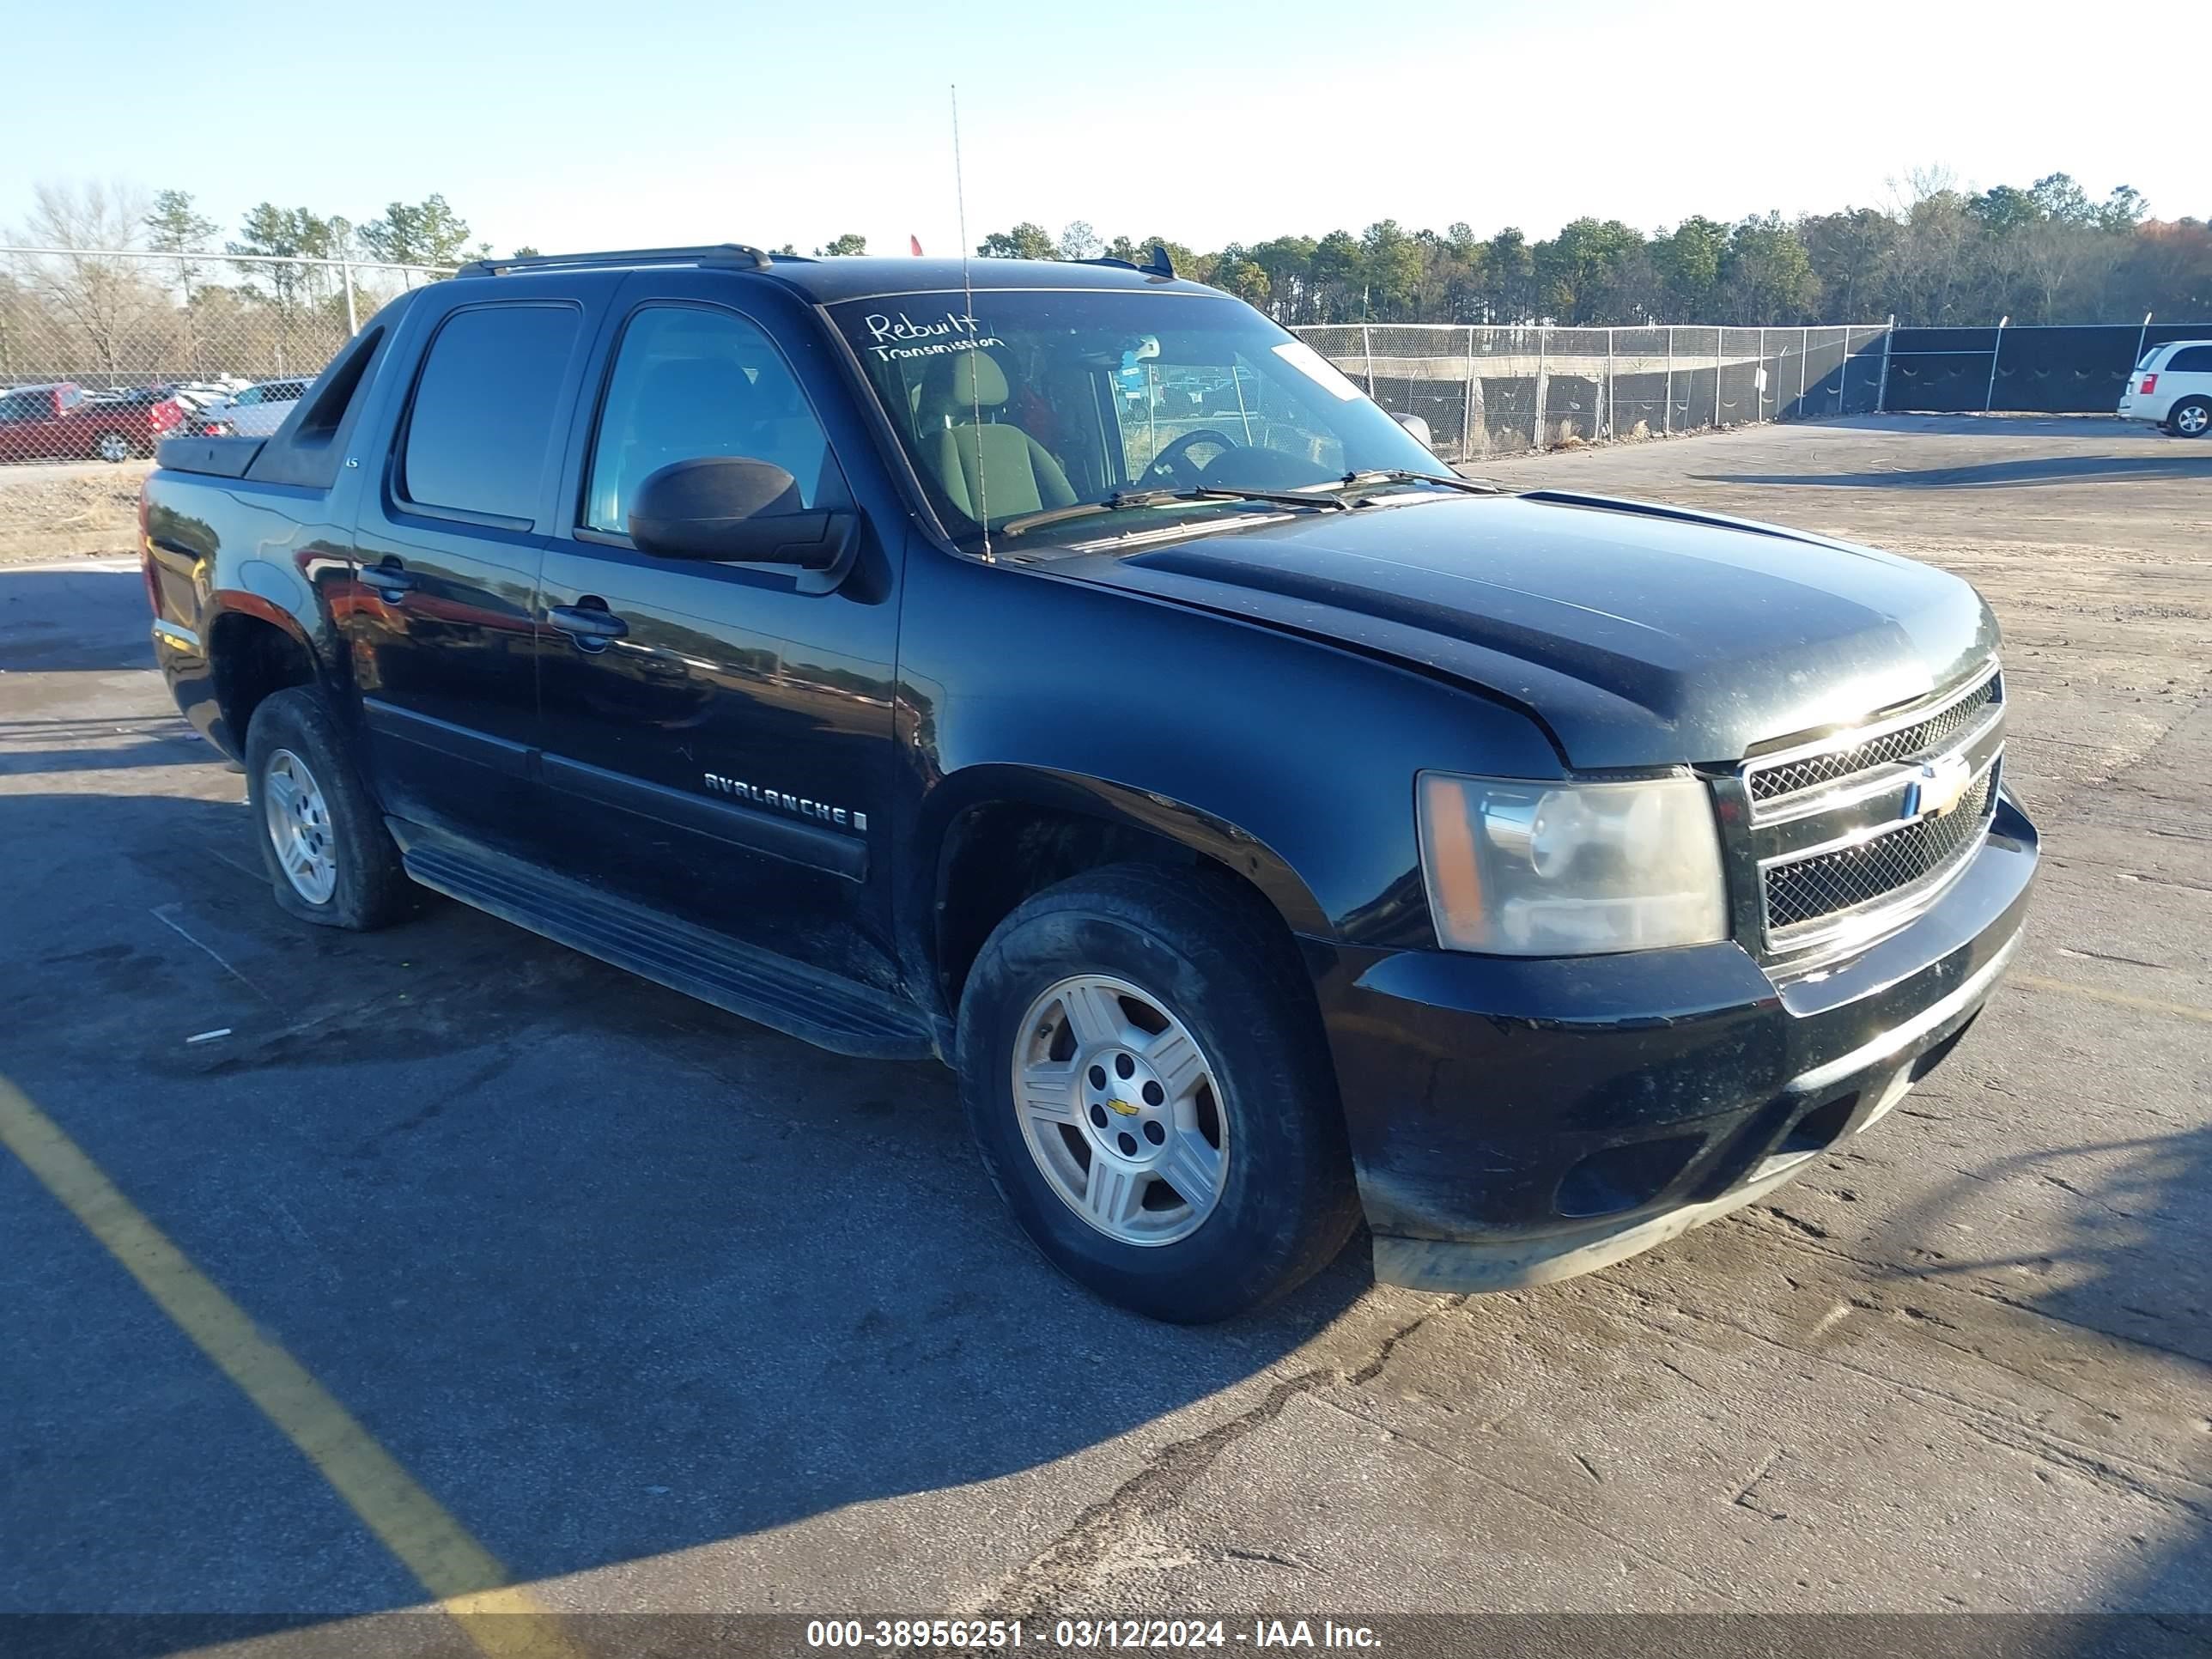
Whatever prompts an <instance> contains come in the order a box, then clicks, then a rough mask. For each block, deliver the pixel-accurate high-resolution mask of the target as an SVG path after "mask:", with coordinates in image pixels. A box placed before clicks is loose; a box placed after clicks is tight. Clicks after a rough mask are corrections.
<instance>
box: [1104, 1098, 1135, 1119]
mask: <svg viewBox="0 0 2212 1659" xmlns="http://www.w3.org/2000/svg"><path fill="white" fill-rule="evenodd" d="M1106 1104H1107V1106H1108V1107H1109V1109H1112V1110H1114V1111H1116V1112H1119V1113H1120V1114H1121V1115H1122V1116H1123V1117H1134V1116H1136V1115H1137V1108H1136V1103H1134V1102H1133V1101H1127V1100H1113V1099H1109V1100H1108V1101H1107V1103H1106Z"/></svg>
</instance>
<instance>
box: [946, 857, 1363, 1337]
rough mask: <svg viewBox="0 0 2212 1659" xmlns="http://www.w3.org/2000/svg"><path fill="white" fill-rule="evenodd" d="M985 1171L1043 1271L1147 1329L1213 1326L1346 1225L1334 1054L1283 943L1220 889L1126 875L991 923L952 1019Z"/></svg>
mask: <svg viewBox="0 0 2212 1659" xmlns="http://www.w3.org/2000/svg"><path fill="white" fill-rule="evenodd" d="M959 1058H960V1076H961V1093H962V1097H963V1100H964V1102H965V1103H966V1106H967V1109H968V1116H969V1126H970V1127H971V1128H972V1129H973V1130H974V1132H975V1140H976V1144H977V1146H978V1147H979V1149H980V1150H981V1153H982V1157H983V1162H984V1165H985V1167H986V1168H987V1170H989V1172H990V1175H991V1178H992V1180H993V1182H994V1183H995V1184H996V1185H997V1187H998V1189H999V1191H1000V1195H1001V1196H1003V1197H1004V1198H1005V1199H1006V1203H1007V1206H1009V1207H1010V1208H1011V1209H1012V1212H1013V1213H1014V1217H1015V1219H1016V1220H1017V1221H1018V1222H1019V1223H1020V1225H1021V1226H1022V1229H1023V1231H1024V1232H1026V1233H1027V1234H1028V1235H1029V1237H1030V1240H1031V1242H1032V1243H1035V1244H1036V1247H1037V1248H1038V1249H1039V1250H1041V1251H1042V1252H1043V1254H1044V1255H1045V1256H1046V1258H1047V1259H1048V1260H1049V1261H1051V1262H1052V1263H1053V1264H1054V1266H1055V1267H1059V1268H1060V1270H1061V1271H1062V1272H1064V1273H1066V1274H1067V1275H1068V1276H1069V1277H1070V1278H1072V1279H1075V1280H1076V1281H1078V1282H1079V1283H1080V1284H1082V1285H1085V1286H1086V1287H1087V1288H1088V1289H1090V1290H1091V1291H1094V1292H1096V1293H1097V1295H1099V1296H1101V1297H1105V1298H1106V1299H1107V1300H1109V1301H1110V1302H1115V1303H1118V1304H1121V1306H1123V1307H1126V1308H1130V1309H1133V1310H1135V1311H1137V1312H1139V1313H1144V1314H1149V1315H1151V1316H1153V1317H1155V1318H1158V1319H1169V1320H1175V1321H1177V1322H1188V1323H1195V1322H1205V1321H1208V1320H1215V1319H1225V1318H1228V1317H1230V1316H1232V1315H1235V1314H1239V1313H1242V1312H1244V1311H1245V1310H1249V1309H1251V1308H1254V1307H1257V1306H1259V1305H1261V1304H1263V1303H1266V1302H1267V1301H1270V1300H1272V1299H1273V1298H1274V1297H1278V1296H1280V1295H1281V1294H1283V1293H1284V1292H1285V1291H1288V1290H1290V1289H1291V1288H1292V1287H1293V1286H1295V1285H1297V1284H1299V1283H1300V1282H1302V1281H1303V1280H1304V1279H1307V1278H1308V1277H1310V1275H1311V1274H1312V1273H1315V1272H1316V1271H1317V1270H1318V1269H1319V1268H1321V1267H1323V1266H1325V1265H1326V1264H1327V1263H1328V1261H1329V1260H1330V1259H1331V1258H1332V1257H1333V1256H1334V1255H1336V1253H1337V1252H1338V1250H1340V1249H1341V1248H1342V1247H1343V1245H1344V1242H1345V1240H1346V1238H1347V1237H1350V1236H1351V1233H1352V1228H1353V1227H1354V1226H1355V1225H1357V1223H1358V1198H1357V1195H1356V1194H1355V1192H1354V1189H1353V1187H1352V1165H1351V1158H1350V1156H1349V1153H1348V1152H1347V1151H1346V1145H1345V1138H1344V1127H1343V1121H1342V1116H1341V1114H1340V1109H1339V1107H1338V1104H1337V1097H1336V1083H1335V1075H1334V1068H1333V1067H1332V1066H1331V1064H1330V1061H1329V1055H1328V1047H1327V1045H1326V1043H1325V1042H1323V1041H1322V1034H1321V1029H1320V1023H1319V1017H1318V1013H1317V1011H1316V1009H1315V1007H1314V1006H1313V1000H1312V995H1311V993H1310V990H1309V989H1308V987H1307V986H1306V983H1305V981H1304V975H1303V973H1302V971H1301V969H1300V968H1299V966H1298V963H1297V957H1296V955H1295V953H1294V952H1293V951H1292V949H1291V944H1290V941H1289V939H1288V938H1287V937H1286V936H1285V935H1284V933H1283V932H1282V930H1281V928H1280V927H1279V924H1278V923H1277V922H1276V921H1275V918H1274V916H1273V913H1272V912H1270V911H1269V910H1268V909H1267V907H1266V905H1265V903H1264V902H1263V901H1261V899H1260V898H1259V897H1258V896H1257V895H1255V894H1253V893H1251V892H1249V890H1245V889H1243V888H1242V887H1241V886H1240V885H1239V884H1237V883H1236V882H1235V881H1233V880H1232V879H1231V878H1227V877H1225V876H1218V875H1215V874H1213V873H1212V872H1192V871H1174V870H1164V869H1158V868H1154V867H1152V866H1140V865H1128V866H1116V867H1115V868H1112V869H1108V870H1102V871H1097V872H1092V873H1091V874H1089V875H1085V876H1081V877H1078V878H1075V879H1074V880H1072V881H1068V882H1066V883H1063V884H1060V886H1057V887H1054V888H1051V889H1048V890H1047V891H1045V892H1043V893H1041V894H1038V895H1037V896H1036V897H1034V898H1031V899H1030V900H1029V901H1028V902H1025V903H1024V904H1023V905H1021V906H1020V907H1019V908H1017V909H1016V910H1015V911H1014V912H1013V914H1012V915H1009V916H1008V917H1007V918H1006V920H1005V921H1003V922H1001V923H1000V925H999V927H998V928H997V929H996V931H994V933H992V935H991V937H990V939H989V940H988V941H987V942H986V944H985V945H984V946H983V950H982V953H981V955H980V956H979V957H977V959H976V962H975V967H974V969H972V970H971V971H970V973H969V978H968V983H967V987H966V989H965V991H964V992H963V995H962V998H961V1004H960V1037H959Z"/></svg>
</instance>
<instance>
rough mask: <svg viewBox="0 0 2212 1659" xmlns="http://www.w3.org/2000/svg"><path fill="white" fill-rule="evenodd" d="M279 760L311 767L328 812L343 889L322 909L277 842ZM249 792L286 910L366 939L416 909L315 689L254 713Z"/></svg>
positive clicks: (291, 692) (377, 815) (272, 699)
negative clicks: (273, 791) (274, 788)
mask: <svg viewBox="0 0 2212 1659" xmlns="http://www.w3.org/2000/svg"><path fill="white" fill-rule="evenodd" d="M280 753H289V754H291V755H294V756H295V757H298V759H299V760H300V761H302V762H304V763H306V766H307V770H308V771H309V772H310V773H311V774H312V775H313V780H314V782H315V784H316V786H317V787H318V789H319V792H320V794H321V797H322V799H323V802H324V804H325V808H326V809H327V812H328V817H329V842H330V846H331V851H332V853H333V854H334V858H335V862H336V865H337V881H336V884H335V885H334V887H333V888H332V890H331V894H330V896H329V897H328V898H327V899H325V900H323V901H322V902H313V901H311V900H310V899H309V898H308V897H307V896H306V895H305V894H303V893H302V892H301V890H299V889H298V888H296V887H295V886H294V885H293V883H292V880H291V878H290V877H289V876H287V875H286V874H285V872H284V870H283V866H282V865H281V864H280V863H279V862H278V859H277V854H276V842H274V840H273V839H272V838H271V836H270V825H269V812H268V800H267V794H268V775H269V767H270V761H271V760H272V759H274V758H275V757H276V756H277V755H279V754H280ZM280 783H281V780H280ZM246 800H247V802H248V804H249V807H250V810H251V811H252V815H253V835H254V840H255V841H256V842H257V843H258V845H259V847H260V848H261V863H262V867H263V868H264V869H265V870H266V871H268V872H269V881H270V886H271V887H272V888H274V889H275V890H276V902H277V903H278V904H279V905H280V906H282V907H283V908H284V909H286V910H288V911H289V912H290V913H291V914H292V915H295V916H297V917H299V918H300V920H301V921H312V922H313V923H314V924H315V925H316V926H318V927H343V928H347V929H349V930H350V931H353V932H356V933H366V932H368V930H370V929H372V928H376V927H385V926H386V925H387V924H388V923H390V922H392V921H397V920H398V918H399V916H400V915H402V914H403V913H404V911H405V910H406V909H407V908H409V905H410V902H411V900H412V898H413V894H414V887H413V884H412V883H410V881H409V880H408V879H407V875H406V872H405V871H404V870H403V869H402V868H401V867H400V862H399V849H398V848H397V847H396V846H394V845H393V844H392V836H391V833H390V832H389V831H388V830H386V829H385V827H384V814H383V813H382V811H380V810H379V809H378V807H377V805H376V801H375V798H374V796H372V795H371V794H370V793H369V792H368V785H367V784H365V783H363V782H362V776H361V772H360V769H358V768H356V766H355V764H354V762H353V757H352V756H351V755H350V754H349V753H348V752H347V750H346V744H345V739H344V738H343V736H342V735H341V733H340V732H339V730H338V726H337V720H334V719H333V718H332V717H331V711H330V708H329V706H328V705H327V704H325V702H324V701H323V698H322V695H321V693H319V692H318V691H317V690H314V688H313V687H312V686H305V685H295V686H292V687H290V688H289V689H288V690H283V691H277V692H274V693H272V694H270V696H268V697H267V698H266V699H265V700H264V701H263V702H262V703H261V705H260V706H259V707H258V708H256V709H255V710H254V711H253V715H252V720H251V722H250V723H249V724H248V725H247V726H246Z"/></svg>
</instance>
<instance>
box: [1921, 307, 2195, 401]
mask: <svg viewBox="0 0 2212 1659" xmlns="http://www.w3.org/2000/svg"><path fill="white" fill-rule="evenodd" d="M2203 339H2212V322H2203V323H2154V324H2151V325H2148V326H2147V327H2146V326H2145V325H2142V324H2137V323H2121V324H2100V325H2080V326H2063V325H2062V326H2057V327H2045V326H2035V327H2023V328H1899V329H1893V330H1892V331H1890V338H1889V385H1888V390H1887V392H1886V394H1885V395H1884V397H1883V398H1882V403H1881V406H1882V408H1883V410H1886V411H1893V412H1897V413H1907V412H1911V413H1929V414H1944V413H1958V412H1978V411H1981V410H1993V411H2004V412H2016V413H2023V414H2042V415H2109V414H2111V413H2112V411H2113V410H2114V409H2115V408H2116V407H2117V406H2118V404H2119V401H2120V392H2121V391H2122V390H2123V389H2124V387H2125V386H2126V385H2127V383H2128V375H2129V373H2130V371H2131V370H2132V369H2133V368H2135V365H2136V361H2137V359H2138V358H2140V357H2141V356H2142V353H2143V352H2145V351H2147V350H2148V349H2150V348H2151V347H2152V346H2155V345H2163V344H2165V343H2166V342H2167V341H2168V340H2203ZM1993 371H1994V372H1993Z"/></svg>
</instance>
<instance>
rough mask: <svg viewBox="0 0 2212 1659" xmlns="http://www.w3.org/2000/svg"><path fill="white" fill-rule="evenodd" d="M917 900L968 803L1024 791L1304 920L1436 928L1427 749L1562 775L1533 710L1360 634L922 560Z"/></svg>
mask: <svg viewBox="0 0 2212 1659" xmlns="http://www.w3.org/2000/svg"><path fill="white" fill-rule="evenodd" d="M908 571H909V580H908V592H907V601H906V605H907V609H906V616H905V620H904V626H903V628H902V635H901V656H900V680H901V687H900V696H901V698H902V708H901V710H900V716H899V726H900V734H901V739H902V750H903V751H904V757H905V758H906V761H907V763H908V765H909V766H911V767H912V769H913V772H912V775H911V776H910V780H909V791H908V799H910V800H911V801H912V802H913V803H914V805H913V809H912V810H913V817H912V818H911V819H910V820H909V823H908V825H907V826H906V827H905V832H904V833H903V834H902V845H904V846H907V847H908V848H913V849H914V850H915V857H914V859H913V860H912V862H913V864H914V865H915V866H920V867H921V871H922V872H927V874H926V875H924V874H921V873H918V872H910V874H909V881H908V892H907V895H906V903H907V905H908V907H909V908H908V909H907V912H906V914H907V915H908V918H910V919H912V920H913V921H926V920H927V916H928V915H929V911H928V909H927V908H926V907H927V904H928V903H930V902H933V897H934V894H933V881H934V875H935V870H936V854H937V849H938V848H939V847H941V846H942V844H943V837H944V836H945V832H946V831H947V829H949V828H950V826H951V825H952V824H953V823H955V822H956V821H957V818H958V817H959V815H960V813H962V812H963V811H967V810H969V809H970V808H972V807H974V806H975V805H978V804H981V803H983V802H986V801H988V800H990V799H993V791H994V789H1000V788H1018V789H1019V790H1022V791H1024V792H1026V793H1024V794H1022V795H1020V796H1018V797H1017V798H1018V799H1034V800H1036V801H1037V802H1038V804H1040V805H1054V806H1059V807H1063V808H1069V809H1073V810H1077V811H1087V812H1090V813H1091V814H1093V815H1103V816H1106V817H1109V820H1110V821H1114V822H1118V823H1129V824H1132V825H1134V826H1137V827H1140V828H1143V829H1148V830H1151V831H1152V832H1154V833H1156V834H1159V835H1164V836H1169V837H1170V838H1171V839H1173V840H1175V841H1176V842H1180V843H1182V844H1183V845H1185V846H1188V847H1190V848H1193V849H1194V850H1195V851H1197V852H1199V853H1200V854H1204V855H1205V856H1206V857H1208V858H1211V859H1213V860H1217V861H1218V862H1220V863H1222V864H1224V865H1226V866H1228V867H1229V868H1231V869H1233V870H1236V871H1237V872H1239V873H1240V874H1243V875H1244V876H1246V877H1247V878H1249V879H1250V880H1252V881H1253V883H1254V884H1255V886H1257V887H1259V888H1260V890H1261V891H1262V892H1263V893H1265V894H1266V895H1267V897H1268V898H1269V899H1270V900H1271V901H1272V902H1273V903H1274V905H1275V907H1276V908H1277V910H1278V912H1279V914H1280V915H1282V916H1283V918H1284V921H1285V924H1286V925H1287V926H1289V927H1291V930H1292V931H1293V932H1295V933H1300V934H1303V935H1305V936H1308V937H1310V938H1315V939H1325V940H1340V941H1343V942H1346V943H1358V944H1366V945H1376V946H1393V945H1395V946H1401V947H1402V946H1409V945H1433V944H1434V932H1433V929H1432V928H1431V925H1430V921H1429V916H1428V908H1427V904H1426V902H1425V897H1424V896H1423V894H1422V891H1421V884H1420V879H1419V849H1418V847H1417V845H1416V842H1415V835H1414V802H1413V791H1414V779H1415V776H1416V775H1417V774H1418V773H1419V772H1420V771H1421V770H1423V769H1428V768H1441V769H1452V770H1463V771H1469V772H1480V773H1492V774H1497V775H1507V776H1516V777H1557V776H1559V775H1560V770H1561V769H1560V762H1559V755H1558V753H1557V751H1556V750H1554V749H1553V747H1552V745H1551V744H1550V742H1549V741H1548V739H1547V738H1546V737H1545V735H1544V733H1543V732H1542V731H1541V729H1540V728H1539V727H1538V726H1536V725H1535V723H1534V721H1533V720H1529V719H1528V717H1527V716H1526V715H1524V714H1521V713H1519V712H1517V711H1516V710H1514V709H1511V708H1507V707H1504V705H1502V704H1500V703H1498V702H1492V701H1489V700H1486V699H1484V698H1481V697H1478V696H1473V695H1471V694H1469V693H1468V692H1467V691H1465V690H1462V689H1461V688H1459V687H1457V686H1455V685H1452V684H1447V683H1445V682H1443V681H1442V680H1440V679H1437V678H1431V677H1430V676H1428V675H1425V674H1423V673H1420V672H1417V671H1413V670H1411V669H1409V668H1405V667H1401V666H1398V665H1395V664H1393V663H1390V662H1387V661H1381V660H1377V659H1375V658H1373V657H1370V656H1365V655H1362V654H1360V653H1357V652H1354V651H1350V650H1345V649H1340V648H1338V647H1334V646H1331V645H1328V644H1327V643H1324V642H1322V641H1316V640H1313V639H1310V638H1306V637H1304V636H1300V635H1291V634H1288V633H1284V632H1280V631H1278V630H1276V629H1272V628H1269V627H1267V626H1265V625H1262V624H1260V623H1251V622H1248V621H1244V620H1242V619H1239V618H1235V617H1225V616H1221V615H1218V614H1217V613H1214V612H1211V611H1200V610H1195V609H1193V608H1191V607H1189V606H1187V605H1180V604H1176V603H1175V602H1173V601H1169V600H1162V599H1152V598H1149V597H1146V596H1143V595H1138V594H1133V593H1129V592H1121V591H1116V590H1112V589H1108V588H1103V587H1100V586H1094V585H1091V584H1087V583H1082V582H1077V581H1072V580H1066V579H1063V578H1060V577H1056V576H1054V575H1053V574H1051V573H1050V571H1049V569H1048V568H1024V567H1018V566H1006V565H984V564H981V563H977V562H971V561H968V560H964V559H960V558H957V557H955V556H949V555H944V554H940V553H936V552H934V551H932V552H931V553H929V554H928V555H927V556H923V557H921V558H917V559H915V560H913V561H911V562H909V566H908Z"/></svg>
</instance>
